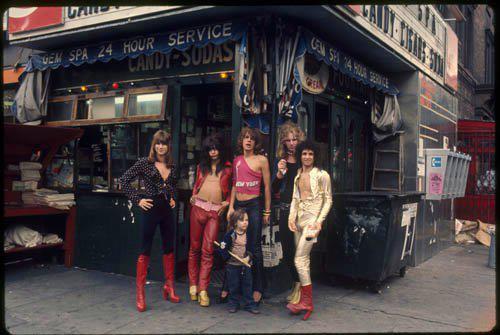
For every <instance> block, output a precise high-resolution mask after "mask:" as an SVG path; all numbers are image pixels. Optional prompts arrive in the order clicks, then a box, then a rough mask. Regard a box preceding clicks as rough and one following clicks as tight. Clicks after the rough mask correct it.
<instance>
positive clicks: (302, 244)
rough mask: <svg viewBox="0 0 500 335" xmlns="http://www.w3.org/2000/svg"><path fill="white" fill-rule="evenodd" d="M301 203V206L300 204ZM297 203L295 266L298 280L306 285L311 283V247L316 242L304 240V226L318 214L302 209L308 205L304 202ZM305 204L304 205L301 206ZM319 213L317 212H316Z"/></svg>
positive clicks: (314, 240)
mask: <svg viewBox="0 0 500 335" xmlns="http://www.w3.org/2000/svg"><path fill="white" fill-rule="evenodd" d="M300 205H302V206H300ZM300 205H299V210H298V213H297V214H298V215H297V221H296V224H295V225H296V227H297V231H296V232H294V238H295V259H294V262H295V268H296V269H297V273H298V274H299V280H300V285H301V286H306V285H310V284H311V268H310V264H311V249H312V247H313V245H314V243H315V242H316V239H312V240H310V241H307V240H306V234H305V233H304V232H305V228H306V227H307V226H308V225H309V224H313V223H314V222H315V221H316V218H317V217H318V215H317V214H316V215H315V214H314V211H308V210H304V209H303V208H304V207H306V208H307V207H308V206H307V205H306V204H304V203H302V202H301V204H300ZM303 205H305V206H303ZM318 214H319V213H318Z"/></svg>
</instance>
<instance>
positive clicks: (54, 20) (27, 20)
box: [8, 7, 64, 34]
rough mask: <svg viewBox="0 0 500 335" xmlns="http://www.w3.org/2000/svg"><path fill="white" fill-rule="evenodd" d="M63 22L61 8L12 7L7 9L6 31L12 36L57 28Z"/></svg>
mask: <svg viewBox="0 0 500 335" xmlns="http://www.w3.org/2000/svg"><path fill="white" fill-rule="evenodd" d="M63 22H64V18H63V7H13V8H10V9H9V19H8V31H9V33H11V34H14V33H19V32H22V31H32V30H37V29H42V28H47V27H52V26H57V25H61V24H63Z"/></svg>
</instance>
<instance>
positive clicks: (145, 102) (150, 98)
mask: <svg viewBox="0 0 500 335" xmlns="http://www.w3.org/2000/svg"><path fill="white" fill-rule="evenodd" d="M162 101H163V94H162V93H146V94H131V95H130V97H129V101H128V104H129V107H128V115H129V116H136V115H157V114H160V113H161V106H162Z"/></svg>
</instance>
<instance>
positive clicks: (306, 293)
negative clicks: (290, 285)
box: [286, 284, 314, 320]
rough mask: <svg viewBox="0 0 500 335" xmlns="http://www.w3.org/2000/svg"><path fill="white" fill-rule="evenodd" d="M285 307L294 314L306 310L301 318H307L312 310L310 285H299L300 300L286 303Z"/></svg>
mask: <svg viewBox="0 0 500 335" xmlns="http://www.w3.org/2000/svg"><path fill="white" fill-rule="evenodd" d="M286 308H288V309H289V310H290V312H292V313H294V314H298V313H300V312H302V311H306V315H304V318H303V320H307V319H309V317H310V316H311V313H312V312H313V310H314V306H313V302H312V285H311V284H309V285H306V286H301V287H300V301H299V303H298V304H292V303H290V304H288V305H286Z"/></svg>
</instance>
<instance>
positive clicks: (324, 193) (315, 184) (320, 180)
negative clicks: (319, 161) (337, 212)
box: [288, 167, 332, 224]
mask: <svg viewBox="0 0 500 335" xmlns="http://www.w3.org/2000/svg"><path fill="white" fill-rule="evenodd" d="M301 174H302V169H299V171H298V173H297V176H296V177H295V179H294V181H293V197H292V203H291V204H290V215H289V216H288V222H289V223H293V224H295V223H296V220H297V215H298V211H299V204H300V203H301V202H308V204H309V206H307V209H308V210H309V211H310V212H313V213H314V214H315V215H317V218H316V223H319V224H322V223H323V221H325V219H326V216H327V215H328V212H329V211H330V208H331V207H332V184H331V182H330V175H329V174H328V172H326V171H325V170H320V169H318V168H316V167H314V168H313V169H312V170H311V172H309V178H310V183H311V193H312V196H311V197H310V198H308V199H306V200H301V199H300V192H299V186H298V180H299V178H300V175H301Z"/></svg>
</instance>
